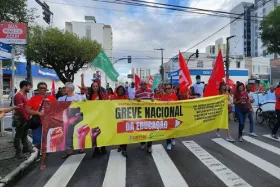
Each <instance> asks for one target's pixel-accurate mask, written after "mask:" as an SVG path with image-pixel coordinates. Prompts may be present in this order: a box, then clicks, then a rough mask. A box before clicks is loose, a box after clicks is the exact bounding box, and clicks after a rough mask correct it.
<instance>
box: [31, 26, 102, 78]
mask: <svg viewBox="0 0 280 187" xmlns="http://www.w3.org/2000/svg"><path fill="white" fill-rule="evenodd" d="M101 50H102V48H101V45H100V44H98V43H97V42H96V41H91V40H88V39H87V38H79V37H78V36H77V35H74V34H71V33H69V32H65V33H64V32H63V31H62V30H59V29H58V28H50V27H49V28H43V27H40V26H34V27H32V28H31V30H30V32H29V42H28V44H27V47H26V52H25V55H26V58H28V59H30V60H32V61H34V62H35V63H38V64H39V65H40V66H42V67H44V68H51V69H54V70H55V72H56V73H57V75H58V77H59V79H60V80H61V81H62V82H63V83H66V82H73V81H74V75H75V73H77V71H78V70H80V69H81V68H82V67H83V66H84V65H86V64H88V63H90V62H91V61H92V60H93V59H95V58H96V57H97V55H98V54H99V53H100V52H101Z"/></svg>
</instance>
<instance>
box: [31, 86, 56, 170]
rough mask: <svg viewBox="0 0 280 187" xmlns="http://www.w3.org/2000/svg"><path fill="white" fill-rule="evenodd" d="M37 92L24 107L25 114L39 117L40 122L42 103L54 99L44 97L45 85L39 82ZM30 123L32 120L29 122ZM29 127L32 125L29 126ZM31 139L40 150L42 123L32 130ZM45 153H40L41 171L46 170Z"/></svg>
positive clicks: (47, 96)
mask: <svg viewBox="0 0 280 187" xmlns="http://www.w3.org/2000/svg"><path fill="white" fill-rule="evenodd" d="M37 88H38V90H39V94H38V95H35V96H33V97H31V98H30V100H29V101H28V103H27V106H26V113H27V114H29V115H32V117H33V118H35V117H38V116H39V117H40V119H41V121H42V117H43V116H44V103H45V101H50V102H55V101H56V99H55V98H54V97H53V96H51V95H46V91H47V84H46V83H45V82H40V83H38V85H37ZM30 123H32V120H31V122H30ZM30 125H31V126H32V125H34V124H30ZM32 139H33V144H34V146H35V147H37V149H39V150H41V141H42V123H41V125H39V126H38V127H37V128H35V129H32ZM46 156H47V155H46V153H45V152H42V160H41V166H40V169H41V170H43V169H45V168H46V164H45V160H46Z"/></svg>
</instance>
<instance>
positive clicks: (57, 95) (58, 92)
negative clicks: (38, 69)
mask: <svg viewBox="0 0 280 187" xmlns="http://www.w3.org/2000/svg"><path fill="white" fill-rule="evenodd" d="M61 90H62V88H61V87H59V88H58V91H57V93H56V94H55V98H56V99H58V98H60V97H61Z"/></svg>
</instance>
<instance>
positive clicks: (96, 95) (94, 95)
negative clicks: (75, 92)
mask: <svg viewBox="0 0 280 187" xmlns="http://www.w3.org/2000/svg"><path fill="white" fill-rule="evenodd" d="M91 100H99V95H98V94H92V96H91Z"/></svg>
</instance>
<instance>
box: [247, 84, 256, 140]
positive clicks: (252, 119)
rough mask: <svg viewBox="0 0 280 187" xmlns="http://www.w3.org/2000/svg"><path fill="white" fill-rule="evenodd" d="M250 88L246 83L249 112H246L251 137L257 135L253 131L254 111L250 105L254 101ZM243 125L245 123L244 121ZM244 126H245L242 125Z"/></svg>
mask: <svg viewBox="0 0 280 187" xmlns="http://www.w3.org/2000/svg"><path fill="white" fill-rule="evenodd" d="M251 89H252V86H251V85H249V84H248V85H247V86H246V91H247V93H248V96H249V101H250V102H249V104H248V105H249V108H250V110H249V112H248V118H249V122H250V135H251V136H253V137H257V136H258V135H256V133H254V111H253V107H252V103H254V102H255V100H254V96H253V93H252V92H251ZM244 125H245V123H244ZM244 128H245V127H244Z"/></svg>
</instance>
